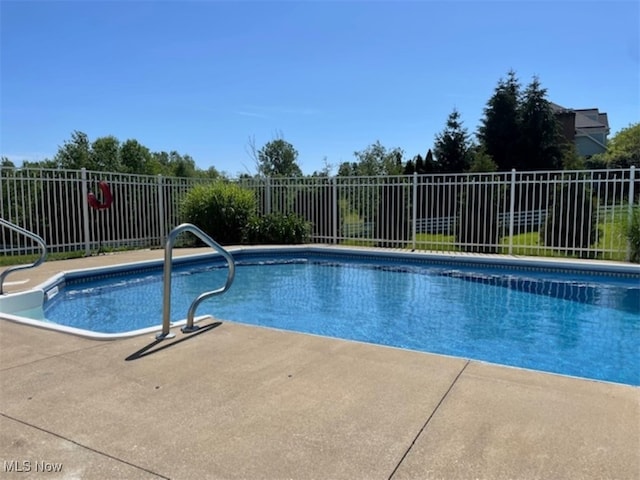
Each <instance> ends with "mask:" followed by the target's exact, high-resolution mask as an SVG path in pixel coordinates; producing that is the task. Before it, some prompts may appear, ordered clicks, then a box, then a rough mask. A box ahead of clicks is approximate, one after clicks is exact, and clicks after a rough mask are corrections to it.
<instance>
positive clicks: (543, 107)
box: [478, 70, 564, 171]
mask: <svg viewBox="0 0 640 480" xmlns="http://www.w3.org/2000/svg"><path fill="white" fill-rule="evenodd" d="M546 95H547V90H546V89H544V88H542V86H541V84H540V80H539V79H538V78H537V77H533V79H532V81H531V83H529V85H528V86H527V88H526V89H525V90H524V91H521V86H520V82H519V81H518V79H517V77H516V74H515V72H514V71H513V70H511V71H509V73H508V74H507V79H506V80H503V79H500V80H499V82H498V86H497V87H496V89H495V91H494V94H493V96H492V97H491V98H490V99H489V101H488V102H487V106H486V107H485V109H484V118H483V119H482V120H481V125H480V127H479V129H478V139H479V140H480V144H481V146H482V147H484V149H485V151H486V153H487V154H488V155H489V156H490V157H491V158H493V160H494V161H495V163H496V165H497V167H498V170H499V171H507V170H511V169H512V168H516V169H518V170H553V169H559V168H562V166H563V160H564V159H563V143H564V140H563V138H562V135H561V129H560V124H559V122H558V120H557V118H556V115H555V113H554V111H553V109H552V107H551V103H550V102H549V101H548V100H547V98H546Z"/></svg>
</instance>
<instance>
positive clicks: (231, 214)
mask: <svg viewBox="0 0 640 480" xmlns="http://www.w3.org/2000/svg"><path fill="white" fill-rule="evenodd" d="M255 211H256V199H255V196H254V194H253V192H252V191H250V190H246V189H244V188H242V187H239V186H238V185H234V184H232V183H224V182H216V183H212V184H207V185H196V186H195V187H193V188H192V189H191V190H190V191H189V192H188V193H187V195H186V197H185V199H184V201H183V203H182V214H183V217H184V219H185V221H187V222H189V223H193V224H194V225H196V226H198V227H199V228H201V229H202V230H203V231H204V232H205V233H206V234H207V235H209V236H210V237H211V238H213V239H214V240H215V241H216V242H218V243H220V244H222V245H229V244H239V243H241V242H242V238H243V234H244V230H245V228H246V226H247V224H248V223H249V220H250V219H251V218H252V216H253V215H255Z"/></svg>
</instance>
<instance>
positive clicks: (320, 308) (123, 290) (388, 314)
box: [41, 248, 640, 385]
mask: <svg viewBox="0 0 640 480" xmlns="http://www.w3.org/2000/svg"><path fill="white" fill-rule="evenodd" d="M233 255H234V258H235V259H236V262H237V270H236V280H235V282H234V284H233V286H232V288H231V289H230V290H229V292H227V293H226V294H225V295H223V296H220V297H216V298H213V299H210V300H207V301H206V302H204V303H203V304H202V305H201V306H200V308H199V311H198V314H210V315H213V316H215V317H216V318H220V319H225V320H227V319H228V320H232V321H235V322H241V323H246V324H253V325H260V326H266V327H273V328H278V329H285V330H293V331H298V332H304V333H311V334H317V335H324V336H331V337H337V338H343V339H348V340H357V341H363V342H369V343H375V344H381V345H388V346H393V347H400V348H407V349H412V350H419V351H425V352H430V353H437V354H445V355H454V356H460V357H465V358H471V359H475V360H482V361H488V362H492V363H497V364H502V365H509V366H515V367H522V368H529V369H535V370H541V371H546V372H553V373H559V374H564V375H572V376H577V377H583V378H591V379H597V380H605V381H611V382H617V383H625V384H630V385H640V370H639V369H638V365H639V364H640V351H639V347H638V345H640V286H639V280H640V271H638V269H634V268H632V267H630V268H624V269H623V270H621V271H616V272H613V273H612V272H608V271H605V270H603V271H601V272H599V273H594V272H593V271H591V270H589V269H588V268H587V267H586V266H585V265H584V264H559V263H557V262H555V263H554V262H545V261H538V262H527V261H511V262H505V261H501V260H498V259H495V258H493V259H492V258H484V259H465V258H464V257H463V258H462V259H461V258H451V257H443V256H440V257H437V256H424V255H411V254H409V253H406V254H400V253H395V254H392V253H384V254H381V253H372V252H370V251H366V252H363V251H337V250H331V249H321V248H309V249H288V250H287V249H263V250H240V251H237V252H233ZM625 267H626V266H625ZM132 268H133V271H132ZM621 268H622V267H621ZM225 277H226V266H225V264H224V263H223V262H222V260H221V259H220V257H218V256H216V255H210V256H206V258H205V260H204V261H203V259H202V258H189V259H184V260H183V261H180V262H177V264H176V266H175V267H174V276H173V281H172V282H173V296H172V306H171V311H172V320H173V321H177V320H180V319H182V318H184V317H185V315H186V311H187V309H188V307H189V304H190V303H191V301H192V300H193V299H194V298H195V297H196V296H197V295H199V294H200V293H202V291H203V290H206V289H208V288H209V287H208V286H211V287H215V286H218V285H220V284H222V283H224V278H225ZM45 291H46V295H45V302H44V307H43V309H42V314H41V315H42V316H43V319H44V320H45V321H48V322H55V323H57V324H61V325H67V326H69V327H74V328H79V329H83V330H91V331H94V332H104V333H118V332H126V331H131V330H138V329H144V328H148V327H151V328H155V329H157V328H158V327H159V324H160V319H161V317H162V299H161V294H162V272H161V266H160V265H158V264H157V263H155V264H148V265H137V266H133V267H131V266H128V267H127V266H123V267H118V268H110V269H107V270H104V271H102V272H101V273H100V274H98V275H96V274H95V272H94V273H92V274H91V275H87V273H86V272H83V273H82V274H77V275H67V276H66V277H65V278H64V280H61V279H58V280H56V281H54V282H51V283H50V284H49V285H46V286H45Z"/></svg>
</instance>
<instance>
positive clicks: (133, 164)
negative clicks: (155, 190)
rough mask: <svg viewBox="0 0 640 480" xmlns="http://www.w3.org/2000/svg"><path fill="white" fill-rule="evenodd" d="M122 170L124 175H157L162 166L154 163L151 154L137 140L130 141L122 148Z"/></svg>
mask: <svg viewBox="0 0 640 480" xmlns="http://www.w3.org/2000/svg"><path fill="white" fill-rule="evenodd" d="M120 168H121V169H122V172H123V173H139V174H144V175H156V174H158V173H160V165H159V164H156V163H154V162H153V157H152V155H151V152H150V151H149V149H148V148H147V147H145V146H144V145H141V144H140V143H138V141H137V140H132V139H129V140H127V141H125V142H124V143H123V144H122V145H121V146H120Z"/></svg>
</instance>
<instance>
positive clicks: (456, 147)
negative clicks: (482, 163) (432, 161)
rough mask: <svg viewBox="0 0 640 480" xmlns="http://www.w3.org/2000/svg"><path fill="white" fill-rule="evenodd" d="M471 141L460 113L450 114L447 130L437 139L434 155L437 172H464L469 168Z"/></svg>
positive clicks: (438, 135) (454, 111)
mask: <svg viewBox="0 0 640 480" xmlns="http://www.w3.org/2000/svg"><path fill="white" fill-rule="evenodd" d="M470 148H471V141H470V139H469V134H468V133H467V129H466V128H464V127H463V126H462V120H461V119H460V112H458V111H457V110H456V109H454V110H453V112H451V113H450V114H449V117H448V118H447V125H446V127H445V129H444V130H443V131H442V132H440V133H438V134H437V135H436V137H435V144H434V147H433V154H434V156H435V158H436V165H437V167H436V168H437V171H438V172H442V173H455V172H463V171H465V170H467V168H469V163H470V154H469V153H470Z"/></svg>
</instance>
